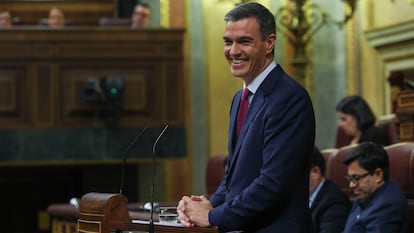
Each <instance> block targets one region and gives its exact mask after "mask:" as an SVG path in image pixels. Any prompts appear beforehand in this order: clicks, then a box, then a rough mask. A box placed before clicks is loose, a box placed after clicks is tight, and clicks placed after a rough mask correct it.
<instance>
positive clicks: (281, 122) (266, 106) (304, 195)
mask: <svg viewBox="0 0 414 233" xmlns="http://www.w3.org/2000/svg"><path fill="white" fill-rule="evenodd" d="M240 97H241V91H239V92H238V93H237V94H236V95H235V97H234V99H233V102H232V106H231V111H230V131H229V146H228V150H229V151H228V152H229V163H228V168H227V172H226V175H225V176H224V178H223V181H222V182H221V184H220V186H219V188H218V189H217V191H216V193H215V194H214V195H213V196H212V197H211V199H210V201H211V203H212V205H213V207H214V209H212V210H211V211H210V212H209V221H210V224H212V225H215V226H218V227H219V228H220V229H221V230H222V231H230V230H243V231H245V232H272V233H273V232H276V233H277V232H289V233H307V232H310V230H311V229H310V228H311V224H312V223H311V221H312V220H311V218H310V212H309V208H308V205H309V168H310V158H311V155H312V151H313V147H314V137H315V120H314V113H313V108H312V103H311V100H310V98H309V96H308V94H307V92H306V91H305V89H304V88H303V87H302V86H301V85H299V84H298V83H297V82H296V81H295V80H293V79H292V78H291V77H289V76H288V75H286V74H285V73H284V71H283V70H282V69H281V68H280V66H279V65H278V66H276V67H275V68H274V69H273V70H272V71H271V72H270V73H269V75H268V76H267V77H266V78H265V80H264V81H263V83H262V84H261V85H260V87H259V88H258V89H257V91H256V93H255V95H254V97H253V100H252V102H251V103H250V105H249V110H248V113H247V116H246V119H245V123H244V125H243V127H242V129H241V132H240V137H239V139H238V140H236V136H235V134H236V133H235V132H236V115H237V109H238V106H239V102H240Z"/></svg>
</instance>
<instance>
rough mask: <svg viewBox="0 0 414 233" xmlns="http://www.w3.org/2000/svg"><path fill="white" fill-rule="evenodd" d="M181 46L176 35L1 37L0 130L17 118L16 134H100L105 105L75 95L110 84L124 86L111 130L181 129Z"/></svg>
mask: <svg viewBox="0 0 414 233" xmlns="http://www.w3.org/2000/svg"><path fill="white" fill-rule="evenodd" d="M182 43H183V30H181V29H172V30H171V29H169V30H167V29H148V30H131V29H128V28H97V27H79V28H70V29H69V28H67V29H61V30H49V29H42V28H37V27H21V28H20V27H19V28H12V29H6V30H2V32H1V37H0V50H1V49H5V51H7V53H1V54H0V64H2V67H0V73H1V74H2V76H1V77H2V78H1V80H0V89H3V90H5V91H4V92H2V93H1V94H0V95H2V96H3V98H2V100H0V108H2V109H3V110H2V111H3V113H2V112H0V127H4V128H11V127H15V126H16V125H13V126H11V125H10V124H8V123H7V121H3V120H2V118H3V119H4V118H5V117H6V116H10V115H11V114H14V117H15V116H18V117H20V118H17V119H20V120H15V121H16V122H20V123H19V128H20V127H28V128H67V127H101V126H105V125H104V124H105V119H102V118H99V117H98V118H97V116H99V114H100V113H102V111H103V112H104V117H103V118H105V114H107V115H108V114H109V117H111V116H110V114H112V113H111V112H110V111H111V105H108V103H96V102H91V101H85V100H82V99H81V98H80V93H81V90H82V87H83V86H84V85H85V84H86V83H87V82H88V80H89V79H91V78H99V77H108V78H110V77H112V76H121V77H122V78H123V80H124V84H125V91H124V98H123V105H122V110H121V115H120V118H119V120H118V121H117V126H121V127H143V126H151V127H160V126H163V125H165V124H170V125H175V126H181V127H184V98H185V96H184V92H185V91H184V77H183V49H182V48H183V45H182ZM16 64H25V66H23V65H22V66H20V67H16ZM28 91H30V93H32V95H31V96H28V95H25V93H28ZM24 98H27V100H26V101H27V102H24V101H23V100H25V99H24ZM1 101H3V102H1ZM7 109H9V110H7ZM101 110H102V111H101ZM4 111H8V112H4ZM1 114H2V115H1Z"/></svg>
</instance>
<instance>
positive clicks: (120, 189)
mask: <svg viewBox="0 0 414 233" xmlns="http://www.w3.org/2000/svg"><path fill="white" fill-rule="evenodd" d="M147 130H148V127H145V128H144V129H143V130H141V132H140V133H139V134H138V135H137V136H136V137H135V138H134V140H132V141H131V143H129V145H128V147H127V148H126V150H125V152H124V155H123V157H124V159H123V162H122V172H121V182H120V183H121V187H120V188H119V194H122V190H123V189H124V176H125V167H126V158H127V154H128V152H129V150H130V149H131V148H132V146H133V145H134V144H135V142H136V141H138V139H140V138H141V137H142V136H143V135H144V134H145V132H147Z"/></svg>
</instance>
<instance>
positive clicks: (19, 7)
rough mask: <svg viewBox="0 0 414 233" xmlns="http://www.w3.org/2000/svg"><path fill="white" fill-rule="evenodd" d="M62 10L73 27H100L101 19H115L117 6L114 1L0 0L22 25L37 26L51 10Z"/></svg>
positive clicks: (1, 4)
mask: <svg viewBox="0 0 414 233" xmlns="http://www.w3.org/2000/svg"><path fill="white" fill-rule="evenodd" d="M54 6H57V7H59V8H61V9H62V10H63V12H64V14H65V18H66V19H70V21H71V22H72V23H71V24H72V25H98V21H99V18H100V17H114V16H115V14H116V4H115V1H114V0H89V1H79V0H76V1H74V0H65V1H56V0H55V1H53V0H48V1H46V0H36V1H30V0H18V1H16V0H14V1H13V0H0V7H1V8H6V9H9V10H10V11H11V12H12V13H13V16H14V17H18V18H19V19H20V21H19V24H21V25H36V24H38V22H39V20H40V19H42V18H47V16H48V12H49V9H50V8H51V7H54Z"/></svg>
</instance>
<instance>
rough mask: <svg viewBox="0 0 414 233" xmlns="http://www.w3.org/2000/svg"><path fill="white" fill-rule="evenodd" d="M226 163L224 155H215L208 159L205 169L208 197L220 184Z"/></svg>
mask: <svg viewBox="0 0 414 233" xmlns="http://www.w3.org/2000/svg"><path fill="white" fill-rule="evenodd" d="M226 162H227V156H226V155H216V156H212V157H210V158H208V161H207V168H206V190H207V196H208V197H210V196H211V195H212V194H213V193H214V192H215V191H216V189H217V188H218V186H219V185H220V182H221V180H222V179H223V177H224V173H225V168H226Z"/></svg>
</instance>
